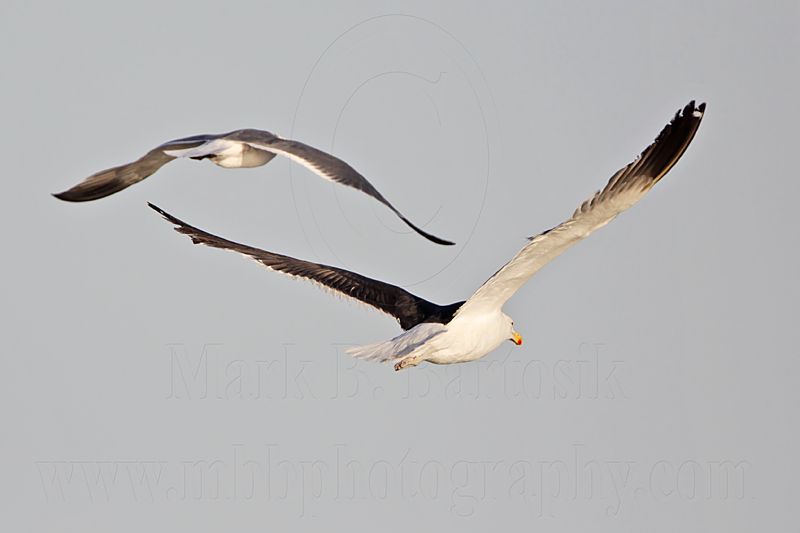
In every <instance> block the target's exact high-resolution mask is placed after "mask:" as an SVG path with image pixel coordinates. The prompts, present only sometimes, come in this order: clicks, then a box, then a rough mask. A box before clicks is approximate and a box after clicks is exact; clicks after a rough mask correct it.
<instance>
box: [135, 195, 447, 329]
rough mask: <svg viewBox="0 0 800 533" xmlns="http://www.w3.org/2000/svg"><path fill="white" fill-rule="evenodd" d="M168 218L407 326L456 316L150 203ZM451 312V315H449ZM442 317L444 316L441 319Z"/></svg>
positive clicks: (196, 235)
mask: <svg viewBox="0 0 800 533" xmlns="http://www.w3.org/2000/svg"><path fill="white" fill-rule="evenodd" d="M147 205H149V206H150V207H151V208H152V209H154V210H155V211H156V212H158V213H159V214H161V216H163V217H164V218H165V219H166V220H168V221H169V222H171V223H172V224H174V225H175V231H177V232H178V233H183V234H184V235H188V236H189V237H191V239H192V242H193V243H194V244H205V245H206V246H211V247H213V248H221V249H223V250H231V251H234V252H238V253H240V254H242V255H246V256H248V257H250V258H252V259H255V260H256V261H258V262H259V263H261V264H262V265H264V266H265V267H267V268H269V269H270V270H274V271H276V272H282V273H283V274H286V275H289V276H292V277H300V278H305V279H307V280H309V281H312V282H314V283H317V284H319V285H321V286H322V287H324V288H326V289H330V290H332V291H334V292H336V293H338V294H341V295H343V296H347V297H349V298H354V299H356V300H358V301H360V302H363V303H365V304H367V305H370V306H372V307H374V308H376V309H378V310H379V311H383V312H384V313H387V314H389V315H392V316H393V317H395V318H396V319H397V321H398V322H399V323H400V327H402V328H403V329H404V330H407V329H411V328H412V327H414V326H416V325H417V324H419V323H421V322H440V321H441V322H444V321H445V319H446V320H449V318H450V317H452V312H453V311H454V310H455V309H452V310H451V309H450V308H451V306H439V305H436V304H434V303H432V302H429V301H427V300H424V299H422V298H420V297H418V296H414V295H413V294H411V293H410V292H408V291H406V290H404V289H401V288H400V287H396V286H394V285H390V284H388V283H384V282H382V281H377V280H374V279H370V278H367V277H365V276H362V275H360V274H356V273H355V272H350V271H348V270H344V269H341V268H336V267H331V266H327V265H321V264H318V263H311V262H309V261H303V260H302V259H295V258H294V257H289V256H286V255H281V254H276V253H272V252H268V251H266V250H261V249H259V248H254V247H252V246H246V245H244V244H239V243H236V242H233V241H229V240H227V239H223V238H222V237H217V236H216V235H212V234H211V233H208V232H205V231H203V230H201V229H198V228H195V227H194V226H190V225H189V224H187V223H186V222H183V221H182V220H180V219H178V218H175V217H174V216H172V215H170V214H169V213H167V212H166V211H164V210H162V209H160V208H159V207H157V206H155V205H153V204H147ZM447 315H449V316H447ZM440 317H441V320H440Z"/></svg>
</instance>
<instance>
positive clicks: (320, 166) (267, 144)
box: [227, 130, 454, 245]
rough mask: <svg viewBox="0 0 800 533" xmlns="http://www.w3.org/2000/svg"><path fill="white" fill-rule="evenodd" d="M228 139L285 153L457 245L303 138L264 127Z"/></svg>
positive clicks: (427, 235)
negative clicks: (280, 134)
mask: <svg viewBox="0 0 800 533" xmlns="http://www.w3.org/2000/svg"><path fill="white" fill-rule="evenodd" d="M227 138H228V139H231V140H237V141H241V142H244V143H247V144H248V145H249V146H252V147H253V148H258V149H262V150H267V151H270V152H274V153H277V154H281V155H283V156H286V157H288V158H290V159H292V160H293V161H295V162H297V163H299V164H301V165H303V166H304V167H306V168H308V169H309V170H311V171H312V172H314V173H315V174H317V175H318V176H320V177H322V178H324V179H327V180H329V181H332V182H334V183H339V184H341V185H346V186H347V187H352V188H353V189H356V190H359V191H361V192H363V193H364V194H368V195H369V196H372V197H373V198H375V199H376V200H378V201H379V202H380V203H382V204H383V205H385V206H386V207H388V208H389V209H391V210H392V212H393V213H394V214H395V215H397V216H398V217H399V218H400V220H402V221H403V222H405V223H406V225H407V226H408V227H409V228H411V229H413V230H414V231H415V232H417V233H419V234H420V235H422V236H423V237H425V238H426V239H428V240H430V241H432V242H435V243H436V244H443V245H451V244H454V243H453V242H451V241H447V240H444V239H441V238H439V237H436V236H435V235H431V234H430V233H428V232H426V231H424V230H422V229H420V228H419V227H417V226H416V225H414V224H413V223H412V222H411V221H410V220H408V219H407V218H406V217H405V216H404V215H403V214H402V213H401V212H400V211H398V210H397V208H395V206H393V205H392V204H391V202H389V200H387V199H386V198H384V196H383V195H382V194H381V193H380V192H378V189H376V188H375V187H374V186H373V185H372V184H371V183H370V182H369V181H367V178H365V177H364V176H362V175H361V173H359V172H358V171H357V170H356V169H354V168H353V167H351V166H350V165H349V164H347V163H345V162H344V161H342V160H341V159H339V158H338V157H334V156H332V155H331V154H328V153H326V152H323V151H322V150H318V149H317V148H314V147H313V146H309V145H307V144H304V143H301V142H300V141H293V140H290V139H283V138H281V137H278V136H276V135H274V134H272V133H270V132H267V131H262V130H239V131H236V132H233V133H231V134H230V135H229V136H228V137H227Z"/></svg>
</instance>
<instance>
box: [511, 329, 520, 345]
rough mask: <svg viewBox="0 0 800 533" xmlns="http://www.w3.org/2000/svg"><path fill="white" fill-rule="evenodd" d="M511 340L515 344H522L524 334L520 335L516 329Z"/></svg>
mask: <svg viewBox="0 0 800 533" xmlns="http://www.w3.org/2000/svg"><path fill="white" fill-rule="evenodd" d="M511 340H512V341H514V344H516V345H517V346H522V335H520V334H519V333H517V332H516V331H514V332H512V334H511Z"/></svg>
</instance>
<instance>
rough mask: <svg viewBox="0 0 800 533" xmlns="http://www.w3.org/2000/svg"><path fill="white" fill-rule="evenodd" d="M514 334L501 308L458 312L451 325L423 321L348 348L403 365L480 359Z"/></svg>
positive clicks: (362, 355)
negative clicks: (381, 339)
mask: <svg viewBox="0 0 800 533" xmlns="http://www.w3.org/2000/svg"><path fill="white" fill-rule="evenodd" d="M513 335H514V323H513V321H512V320H511V318H510V317H509V316H508V315H506V314H505V313H503V312H502V311H501V310H500V309H495V310H492V311H489V312H480V313H470V312H466V313H459V314H457V315H456V316H455V318H453V320H451V321H450V322H449V323H448V324H439V323H423V324H419V325H417V326H414V327H413V328H411V329H410V330H408V331H406V332H404V333H402V334H401V335H398V336H397V337H395V338H393V339H391V340H388V341H385V342H380V343H377V344H370V345H366V346H358V347H355V348H351V349H350V350H348V351H347V353H349V354H350V355H352V356H353V357H357V358H359V359H365V360H369V361H380V362H383V361H390V360H397V359H402V360H403V361H404V364H403V365H402V367H403V368H405V367H408V366H415V365H417V364H419V363H421V362H422V361H428V362H431V363H435V364H438V365H447V364H451V363H464V362H467V361H474V360H476V359H480V358H481V357H483V356H484V355H486V354H488V353H489V352H491V351H493V350H494V349H495V348H497V347H498V346H500V344H501V343H503V342H504V341H507V340H509V339H510V338H511V337H512V336H513Z"/></svg>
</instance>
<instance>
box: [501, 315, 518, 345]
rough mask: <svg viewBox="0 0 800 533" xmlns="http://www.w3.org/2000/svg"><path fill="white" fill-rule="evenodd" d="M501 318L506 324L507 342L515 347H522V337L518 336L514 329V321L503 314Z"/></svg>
mask: <svg viewBox="0 0 800 533" xmlns="http://www.w3.org/2000/svg"><path fill="white" fill-rule="evenodd" d="M503 317H505V319H506V321H507V323H508V340H510V341H511V342H513V343H514V344H516V345H517V346H521V345H522V335H520V334H519V332H518V331H517V330H515V329H514V321H513V320H512V319H511V317H510V316H508V315H507V314H505V313H503Z"/></svg>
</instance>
